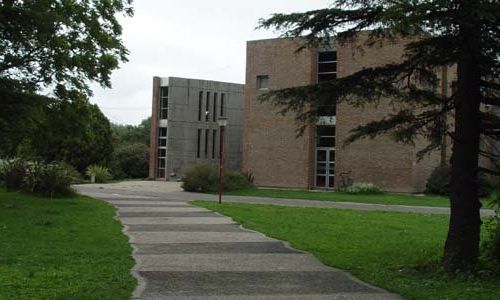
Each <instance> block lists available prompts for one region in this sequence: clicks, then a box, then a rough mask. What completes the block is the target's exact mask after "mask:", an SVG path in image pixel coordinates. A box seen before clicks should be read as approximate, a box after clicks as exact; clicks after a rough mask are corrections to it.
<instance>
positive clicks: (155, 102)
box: [149, 77, 160, 178]
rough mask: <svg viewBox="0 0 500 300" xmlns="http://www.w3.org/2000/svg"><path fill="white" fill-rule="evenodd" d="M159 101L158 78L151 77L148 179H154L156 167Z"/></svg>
mask: <svg viewBox="0 0 500 300" xmlns="http://www.w3.org/2000/svg"><path fill="white" fill-rule="evenodd" d="M159 99H160V78H159V77H153V98H152V105H151V108H152V111H151V135H150V140H151V142H150V148H149V149H150V150H149V178H156V165H157V163H158V160H157V155H158V151H157V149H158V111H159V109H160V108H159V105H160V104H159Z"/></svg>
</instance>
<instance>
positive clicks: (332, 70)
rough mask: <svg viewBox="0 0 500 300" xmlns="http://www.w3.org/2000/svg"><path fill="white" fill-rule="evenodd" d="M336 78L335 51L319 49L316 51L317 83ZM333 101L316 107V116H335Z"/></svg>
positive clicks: (335, 110)
mask: <svg viewBox="0 0 500 300" xmlns="http://www.w3.org/2000/svg"><path fill="white" fill-rule="evenodd" d="M336 78H337V52H336V51H321V52H319V53H318V83H320V82H325V81H330V80H334V79H336ZM336 114H337V107H336V105H335V103H332V104H327V105H322V106H320V107H318V116H335V115H336Z"/></svg>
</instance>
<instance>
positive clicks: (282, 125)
mask: <svg viewBox="0 0 500 300" xmlns="http://www.w3.org/2000/svg"><path fill="white" fill-rule="evenodd" d="M299 45H300V44H299V41H298V40H295V39H273V40H261V41H250V42H248V43H247V69H246V85H245V107H244V130H243V140H244V144H243V169H244V171H246V172H250V173H252V174H253V175H254V177H255V184H257V185H259V186H274V187H297V188H308V187H310V184H311V174H312V168H313V167H314V164H313V153H312V151H311V140H313V139H312V138H311V137H312V136H311V133H312V132H311V131H310V130H306V132H305V133H304V135H303V136H302V137H298V138H297V137H296V129H297V126H296V124H295V122H294V118H293V115H287V116H282V115H278V114H277V112H278V110H277V109H275V108H273V107H272V106H271V105H269V104H266V103H264V104H262V103H260V102H258V101H257V97H258V95H259V94H260V93H262V92H263V91H260V90H258V89H257V82H256V78H257V76H258V75H268V76H269V89H282V88H287V87H293V86H300V85H307V84H310V83H311V82H312V72H311V69H312V65H313V56H312V52H311V51H309V50H304V51H301V52H299V53H296V52H295V50H296V49H297V48H298V47H299Z"/></svg>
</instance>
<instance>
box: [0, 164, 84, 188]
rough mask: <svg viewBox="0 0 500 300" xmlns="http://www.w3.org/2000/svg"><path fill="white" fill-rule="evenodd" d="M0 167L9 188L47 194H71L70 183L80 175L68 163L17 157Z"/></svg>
mask: <svg viewBox="0 0 500 300" xmlns="http://www.w3.org/2000/svg"><path fill="white" fill-rule="evenodd" d="M0 168H1V172H0V173H1V174H2V175H1V177H2V178H4V181H5V185H6V187H7V189H9V190H24V191H26V192H29V193H40V194H43V195H47V196H54V195H68V194H71V193H72V192H73V191H72V190H71V187H70V185H71V184H72V183H74V182H75V180H77V178H78V177H79V174H78V172H76V171H75V169H74V168H73V167H72V166H70V165H68V164H66V163H51V164H46V163H43V162H38V161H35V162H27V161H24V160H22V159H19V158H16V159H12V160H5V161H3V163H2V164H1V167H0Z"/></svg>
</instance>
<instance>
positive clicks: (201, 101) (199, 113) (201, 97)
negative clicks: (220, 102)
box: [198, 91, 203, 121]
mask: <svg viewBox="0 0 500 300" xmlns="http://www.w3.org/2000/svg"><path fill="white" fill-rule="evenodd" d="M202 111H203V92H202V91H200V95H199V97H198V121H201V114H202Z"/></svg>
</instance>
